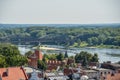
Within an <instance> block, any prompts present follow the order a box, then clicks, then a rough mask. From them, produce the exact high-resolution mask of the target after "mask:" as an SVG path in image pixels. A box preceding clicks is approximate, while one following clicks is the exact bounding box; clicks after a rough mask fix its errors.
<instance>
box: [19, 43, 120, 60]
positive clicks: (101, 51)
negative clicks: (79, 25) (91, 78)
mask: <svg viewBox="0 0 120 80" xmlns="http://www.w3.org/2000/svg"><path fill="white" fill-rule="evenodd" d="M46 46H47V47H52V48H59V49H60V51H62V52H64V51H66V50H65V49H64V47H62V46H55V45H46ZM18 49H19V50H20V53H21V54H25V53H26V52H28V51H30V50H33V49H32V48H31V45H18ZM60 51H58V50H57V51H56V52H60ZM81 51H87V52H89V53H92V54H94V53H97V54H98V57H99V62H106V61H111V62H118V61H120V49H106V48H71V49H68V50H67V52H68V55H69V56H70V55H75V54H76V53H80V52H81ZM45 52H46V50H43V54H44V53H45ZM111 54H112V55H111ZM113 54H115V55H116V54H117V55H116V56H113Z"/></svg>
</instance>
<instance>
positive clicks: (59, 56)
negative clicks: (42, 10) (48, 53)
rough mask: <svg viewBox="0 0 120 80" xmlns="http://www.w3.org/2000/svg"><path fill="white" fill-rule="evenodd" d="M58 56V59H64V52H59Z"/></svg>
mask: <svg viewBox="0 0 120 80" xmlns="http://www.w3.org/2000/svg"><path fill="white" fill-rule="evenodd" d="M56 58H57V60H59V61H62V60H63V59H64V55H63V54H62V53H59V54H58V55H57V57H56Z"/></svg>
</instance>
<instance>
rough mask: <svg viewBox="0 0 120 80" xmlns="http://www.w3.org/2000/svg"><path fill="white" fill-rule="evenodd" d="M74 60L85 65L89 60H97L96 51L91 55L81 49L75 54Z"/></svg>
mask: <svg viewBox="0 0 120 80" xmlns="http://www.w3.org/2000/svg"><path fill="white" fill-rule="evenodd" d="M75 62H76V63H80V62H81V63H82V65H83V66H86V65H87V64H88V63H89V62H98V55H97V54H96V53H95V54H94V55H92V54H90V53H88V52H84V51H81V52H80V53H79V54H76V55H75Z"/></svg>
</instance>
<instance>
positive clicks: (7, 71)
mask: <svg viewBox="0 0 120 80" xmlns="http://www.w3.org/2000/svg"><path fill="white" fill-rule="evenodd" d="M8 73H9V70H8V68H7V69H6V75H7V76H8Z"/></svg>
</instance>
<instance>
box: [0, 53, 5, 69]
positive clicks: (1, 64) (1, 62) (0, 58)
mask: <svg viewBox="0 0 120 80" xmlns="http://www.w3.org/2000/svg"><path fill="white" fill-rule="evenodd" d="M2 67H6V61H5V57H4V56H2V55H0V68H2Z"/></svg>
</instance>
